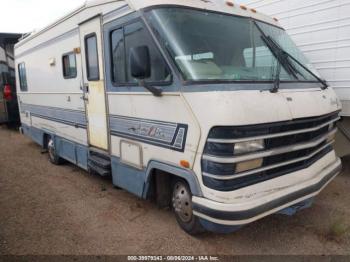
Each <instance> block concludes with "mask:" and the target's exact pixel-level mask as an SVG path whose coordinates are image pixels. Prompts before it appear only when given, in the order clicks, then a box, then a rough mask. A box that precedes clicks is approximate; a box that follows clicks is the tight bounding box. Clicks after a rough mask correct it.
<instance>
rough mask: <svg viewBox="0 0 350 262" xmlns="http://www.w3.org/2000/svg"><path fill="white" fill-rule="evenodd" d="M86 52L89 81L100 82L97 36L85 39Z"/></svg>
mask: <svg viewBox="0 0 350 262" xmlns="http://www.w3.org/2000/svg"><path fill="white" fill-rule="evenodd" d="M85 52H86V71H87V79H88V80H89V81H94V80H99V79H100V72H99V64H98V52H97V38H96V35H95V34H94V35H90V36H87V37H86V38H85Z"/></svg>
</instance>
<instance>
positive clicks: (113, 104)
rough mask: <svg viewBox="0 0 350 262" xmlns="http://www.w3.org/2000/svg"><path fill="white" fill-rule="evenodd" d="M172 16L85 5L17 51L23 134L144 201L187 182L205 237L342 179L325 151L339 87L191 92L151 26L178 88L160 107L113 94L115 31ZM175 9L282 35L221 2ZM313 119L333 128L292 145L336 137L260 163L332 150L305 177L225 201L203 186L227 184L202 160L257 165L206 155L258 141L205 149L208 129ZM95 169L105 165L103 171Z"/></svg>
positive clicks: (220, 87) (224, 194)
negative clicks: (68, 69) (91, 45)
mask: <svg viewBox="0 0 350 262" xmlns="http://www.w3.org/2000/svg"><path fill="white" fill-rule="evenodd" d="M174 5H175V4H174V1H167V0H157V1H141V0H133V1H93V2H88V3H87V4H86V5H84V6H83V7H81V8H79V9H77V10H76V11H74V12H73V13H71V14H70V15H68V16H66V17H64V18H62V19H61V20H59V21H57V22H56V23H54V24H52V25H51V26H49V27H47V28H45V29H43V30H41V31H39V32H37V33H35V34H32V35H30V36H29V37H27V38H25V39H23V40H22V41H21V42H20V43H19V44H17V45H16V49H15V56H16V68H18V69H19V70H18V71H19V72H18V73H17V80H18V82H20V81H21V79H20V76H19V75H20V73H21V72H24V71H23V68H22V67H21V66H24V65H25V71H26V80H27V81H26V82H27V90H21V88H20V87H18V96H19V99H20V108H21V121H22V128H23V131H24V133H25V134H26V135H28V136H30V137H31V138H32V139H33V140H35V141H36V142H37V143H39V144H40V145H42V146H44V147H45V146H46V144H47V142H48V139H53V142H54V144H55V150H56V151H57V152H56V153H57V154H59V157H61V158H64V159H66V160H68V161H70V162H72V163H75V164H77V165H79V166H80V167H82V168H84V169H93V170H94V171H96V172H98V173H100V174H101V175H104V174H107V173H108V172H107V171H106V170H105V169H107V167H108V166H110V168H111V175H112V177H113V183H114V184H115V185H117V186H119V187H121V188H124V189H126V190H128V191H130V192H132V193H134V194H136V195H138V196H140V197H143V198H147V197H148V196H149V194H150V190H151V189H152V185H151V182H152V181H153V180H154V179H157V178H155V176H156V175H162V174H164V173H166V174H168V175H171V176H174V177H179V178H182V179H183V180H185V181H186V182H187V184H188V187H189V188H190V190H191V195H192V198H191V205H192V207H193V215H194V217H196V218H197V219H199V220H200V221H201V224H202V226H204V227H206V228H208V229H209V230H215V229H216V228H217V227H221V226H241V225H245V224H248V223H250V222H253V221H255V220H257V219H259V218H261V217H264V216H266V215H269V214H272V213H276V212H279V211H281V210H284V209H286V208H288V207H290V206H293V205H295V204H298V203H300V202H303V201H306V200H309V199H312V198H313V197H314V196H316V195H317V194H318V193H319V192H320V191H321V190H322V189H323V188H324V187H325V186H326V185H327V184H328V183H329V182H330V181H331V180H332V179H333V178H334V177H335V176H336V175H337V174H338V173H339V171H340V168H341V163H340V160H339V159H338V158H337V157H336V155H335V153H334V151H333V150H331V148H329V145H330V144H331V143H332V135H333V134H334V132H335V129H334V126H333V122H335V121H336V120H337V119H338V117H337V114H338V113H337V112H338V111H339V110H340V109H341V107H340V103H339V102H338V100H337V97H336V95H335V93H334V91H333V89H332V88H328V89H324V90H323V89H321V88H320V85H319V83H311V84H310V83H309V84H307V85H306V86H305V85H300V86H298V85H297V86H296V85H294V84H292V83H291V84H286V86H285V87H284V88H281V89H280V91H279V92H278V93H271V92H269V88H270V86H271V83H265V84H263V86H260V85H259V86H257V84H256V83H244V84H242V83H240V84H238V85H237V84H234V83H230V84H225V83H214V84H210V83H207V84H200V85H197V84H194V85H185V84H184V83H185V82H186V81H184V79H182V77H181V74H180V73H177V72H178V70H179V69H178V68H177V67H176V66H175V65H174V63H172V62H170V58H169V56H168V54H167V53H166V51H165V50H164V49H162V48H161V46H162V44H161V43H160V42H159V41H158V40H157V38H156V37H155V35H154V33H153V31H148V30H151V29H150V27H149V26H147V25H146V31H147V32H149V33H150V35H151V36H152V37H153V38H152V39H154V41H155V45H156V46H157V48H159V49H160V53H161V55H162V56H163V57H165V61H166V62H167V65H168V67H169V69H170V71H171V76H172V80H171V81H169V83H168V84H164V85H160V86H157V88H161V89H162V90H163V93H162V96H161V97H157V96H155V95H153V94H152V93H151V92H149V91H147V90H146V89H145V88H144V87H142V86H139V85H138V84H134V85H126V86H123V85H121V86H114V85H113V83H112V77H111V74H112V73H113V72H112V68H111V66H110V60H111V59H112V58H111V55H110V52H111V46H110V45H111V41H112V40H111V39H110V37H111V34H112V33H113V32H115V31H117V30H118V29H120V28H122V31H123V32H124V31H125V30H126V29H125V25H128V23H131V22H130V21H140V23H146V18H145V17H144V12H145V10H152V8H155V7H159V6H160V7H162V6H163V7H172V6H174ZM179 6H180V7H181V8H185V9H186V10H187V9H188V10H202V11H205V12H213V13H215V14H217V13H219V14H223V15H224V16H228V15H229V16H233V15H234V17H238V18H239V17H246V18H250V19H256V20H257V21H262V22H264V23H266V24H270V25H273V26H279V25H278V23H277V22H276V21H275V20H273V19H272V18H269V17H267V16H264V15H261V14H260V13H255V12H253V11H251V10H249V9H248V10H245V9H242V8H240V7H238V6H235V7H232V6H230V5H227V4H225V2H222V1H201V0H191V1H187V0H186V1H184V0H182V1H176V7H179ZM94 36H95V37H96V49H97V53H98V70H97V71H98V73H99V74H98V77H96V78H95V77H92V78H91V77H90V80H89V74H90V76H91V75H94V74H97V71H96V68H88V67H87V66H86V64H87V61H88V59H87V56H88V54H87V53H88V51H87V50H86V49H87V48H86V45H87V43H88V41H89V40H90V37H92V38H94ZM124 37H125V36H124ZM65 54H73V55H74V56H75V57H76V70H77V71H76V76H75V77H72V78H69V79H66V78H64V77H63V75H62V67H63V65H62V63H63V62H62V61H63V56H64V55H65ZM91 57H93V56H91ZM113 59H114V58H113ZM20 68H22V69H20ZM21 70H22V71H21ZM89 70H90V71H89ZM87 71H89V72H87ZM167 81H168V80H167ZM22 82H23V79H22ZM198 87H200V88H198ZM330 114H332V115H330ZM324 116H327V118H325V117H324ZM328 116H330V117H331V118H328ZM314 118H317V119H321V120H322V119H328V120H327V122H322V123H321V122H317V123H318V124H317V125H316V126H315V125H314V126H313V127H312V128H310V126H309V127H308V128H306V129H305V130H298V131H296V130H294V129H293V130H289V131H290V132H291V133H288V130H285V131H286V132H287V133H288V134H289V135H292V134H295V132H297V134H300V133H303V132H314V131H317V130H318V129H322V128H323V129H324V128H326V129H327V127H328V125H329V130H328V129H327V133H326V134H323V135H322V137H320V138H319V137H313V138H312V139H310V141H307V142H305V143H296V144H293V145H289V146H286V147H279V148H278V150H277V149H276V150H277V151H276V150H275V149H272V150H266V151H262V152H257V154H258V155H261V154H263V155H264V156H265V157H268V156H271V155H274V154H278V153H283V152H284V153H287V152H290V151H297V150H304V149H305V148H306V149H307V148H311V147H315V146H316V145H319V144H320V143H325V144H322V148H320V147H319V148H317V150H316V151H313V152H311V153H310V154H308V155H306V156H304V160H305V161H306V160H307V159H309V158H311V157H314V156H315V155H317V154H319V153H320V152H321V151H322V150H323V149H325V148H326V147H327V148H328V149H329V150H328V151H327V152H326V153H324V155H322V157H320V158H319V159H317V161H314V162H313V163H310V164H309V165H308V166H305V168H301V169H300V168H299V169H298V170H294V171H293V172H289V173H287V174H284V175H279V176H276V177H274V178H272V179H266V180H264V181H261V182H259V183H253V184H250V185H249V186H241V187H240V188H237V189H235V190H218V189H217V188H215V186H213V185H211V186H208V184H206V182H204V177H206V178H208V179H209V180H210V179H212V180H213V179H214V178H215V179H214V180H215V181H216V180H218V181H221V180H222V179H227V178H220V177H219V178H218V176H217V175H216V174H207V173H205V172H203V161H204V162H205V161H208V162H211V163H223V162H225V163H230V161H231V162H235V163H236V162H237V163H242V162H244V163H246V161H248V162H249V160H251V159H252V158H253V159H254V156H251V155H243V156H239V157H236V156H233V155H232V156H231V157H227V158H222V157H218V156H215V155H211V154H208V152H207V151H206V149H205V148H206V146H207V145H208V143H214V144H227V143H232V147H233V145H234V144H235V143H238V142H237V141H236V140H239V141H243V142H244V141H246V140H249V141H251V140H252V139H253V140H254V136H253V137H245V138H238V139H233V138H232V139H233V140H235V141H236V142H230V141H231V140H232V139H231V140H230V139H215V137H214V138H212V139H213V141H214V142H210V138H208V137H210V136H211V133H212V130H213V128H215V127H219V128H220V127H230V128H231V127H236V126H237V127H244V126H262V125H265V124H267V123H268V124H272V125H275V124H276V125H277V124H278V125H279V126H280V125H282V126H283V125H284V124H285V123H289V124H292V123H294V122H293V121H304V120H308V119H314ZM321 120H317V121H321ZM310 121H311V120H310ZM315 121H316V120H315ZM322 121H326V120H322ZM278 128H280V127H278ZM294 128H295V127H294ZM287 133H282V134H272V133H271V134H265V135H263V136H262V135H260V136H258V137H256V139H262V140H263V139H266V140H268V139H270V138H271V135H272V136H273V137H281V136H284V135H287ZM215 140H220V141H219V142H215ZM322 152H323V151H322ZM96 156H97V157H96ZM238 158H240V159H241V160H239V159H238ZM96 159H100V161H101V162H100V163H97V164H96V161H97V160H96ZM289 160H290V161H292V162H288V161H287V160H286V161H287V162H288V163H293V161H294V162H295V159H294V160H293V159H289ZM299 160H300V159H299ZM287 162H285V163H282V164H279V165H280V166H281V165H282V166H283V165H285V164H287ZM96 165H97V166H96ZM219 165H221V164H219ZM266 168H267V169H269V168H271V166H268V167H265V169H266ZM254 172H255V171H254V170H253V173H254ZM232 176H233V175H232ZM242 176H243V175H242ZM245 176H249V175H248V174H246V175H245ZM213 177H214V178H213ZM232 179H235V178H234V177H233V178H232ZM214 180H213V181H214ZM215 181H214V182H215ZM215 183H216V182H215ZM220 183H221V182H220ZM153 186H154V185H153ZM191 212H192V211H191ZM224 229H225V230H229V229H228V228H226V227H224Z"/></svg>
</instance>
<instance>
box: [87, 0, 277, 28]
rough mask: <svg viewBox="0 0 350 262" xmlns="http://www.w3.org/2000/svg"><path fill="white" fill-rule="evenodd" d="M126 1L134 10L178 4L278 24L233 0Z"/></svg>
mask: <svg viewBox="0 0 350 262" xmlns="http://www.w3.org/2000/svg"><path fill="white" fill-rule="evenodd" d="M93 1H98V0H93ZM101 1H103V0H101ZM126 2H127V3H128V4H129V5H130V7H131V8H133V9H134V10H139V9H142V8H147V7H151V6H157V5H180V6H189V7H195V8H200V9H206V10H212V11H218V12H223V13H228V14H234V15H240V16H245V17H252V18H255V19H258V20H261V21H264V22H267V23H270V24H274V25H277V26H280V25H279V24H278V22H277V21H276V20H274V19H273V18H272V17H269V16H267V15H264V14H261V13H259V12H257V11H256V10H254V9H250V8H247V7H245V6H244V7H243V8H242V5H239V4H237V3H235V2H234V1H233V0H126ZM228 2H230V3H232V4H233V6H231V5H229V4H227V3H228Z"/></svg>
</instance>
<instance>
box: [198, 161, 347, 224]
mask: <svg viewBox="0 0 350 262" xmlns="http://www.w3.org/2000/svg"><path fill="white" fill-rule="evenodd" d="M341 169H342V165H341V161H340V159H337V160H336V161H335V162H334V163H333V164H331V165H329V166H327V167H326V168H324V169H323V170H321V172H320V173H318V174H317V175H316V176H315V177H313V178H312V179H310V180H306V181H304V182H303V183H301V184H299V185H296V186H295V188H293V190H292V189H291V187H286V188H281V189H278V194H274V193H275V192H274V193H271V194H270V195H269V196H268V198H267V199H268V200H266V201H265V202H264V203H263V204H261V203H260V204H258V205H255V206H254V204H252V202H251V201H249V199H248V200H242V201H243V202H242V201H241V202H240V203H235V204H225V203H219V202H216V201H213V200H209V199H206V198H201V197H195V196H194V197H193V199H192V202H193V213H194V215H196V216H198V217H199V218H201V219H202V220H205V221H209V222H211V223H213V224H217V225H224V226H242V225H246V224H249V223H251V222H254V221H256V220H258V219H260V218H263V217H265V216H268V215H270V214H274V213H277V212H279V211H281V210H283V209H285V208H287V207H290V206H293V205H295V204H298V203H300V202H303V201H305V200H307V199H311V198H313V197H315V196H316V195H318V194H319V193H320V192H321V191H322V190H323V189H324V188H325V187H326V186H327V185H328V184H329V183H330V182H331V181H332V180H333V178H335V177H336V176H337V175H338V174H339V173H340V172H341ZM290 175H293V174H290ZM276 191H277V190H276ZM272 192H273V190H272ZM244 201H245V202H244ZM247 207H248V208H247Z"/></svg>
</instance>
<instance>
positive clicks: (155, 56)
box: [110, 21, 172, 85]
mask: <svg viewBox="0 0 350 262" xmlns="http://www.w3.org/2000/svg"><path fill="white" fill-rule="evenodd" d="M110 37H111V46H112V49H111V53H112V54H111V55H112V81H113V83H114V84H116V85H123V84H127V85H130V84H136V83H137V80H136V79H135V78H133V77H132V75H131V72H130V61H129V55H130V50H131V49H132V48H134V47H139V46H147V47H148V48H149V53H150V58H151V77H150V78H148V79H146V81H147V82H149V83H168V82H171V80H172V78H171V73H170V70H169V68H168V66H167V64H166V62H165V60H164V58H163V57H162V55H161V53H160V52H159V50H158V48H157V46H156V45H155V43H154V42H153V39H152V38H151V36H150V35H149V33H148V31H147V30H146V29H145V27H144V25H143V23H142V22H139V21H138V22H135V23H132V24H128V25H126V26H124V27H123V28H119V29H116V30H114V31H112V32H111V35H110Z"/></svg>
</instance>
